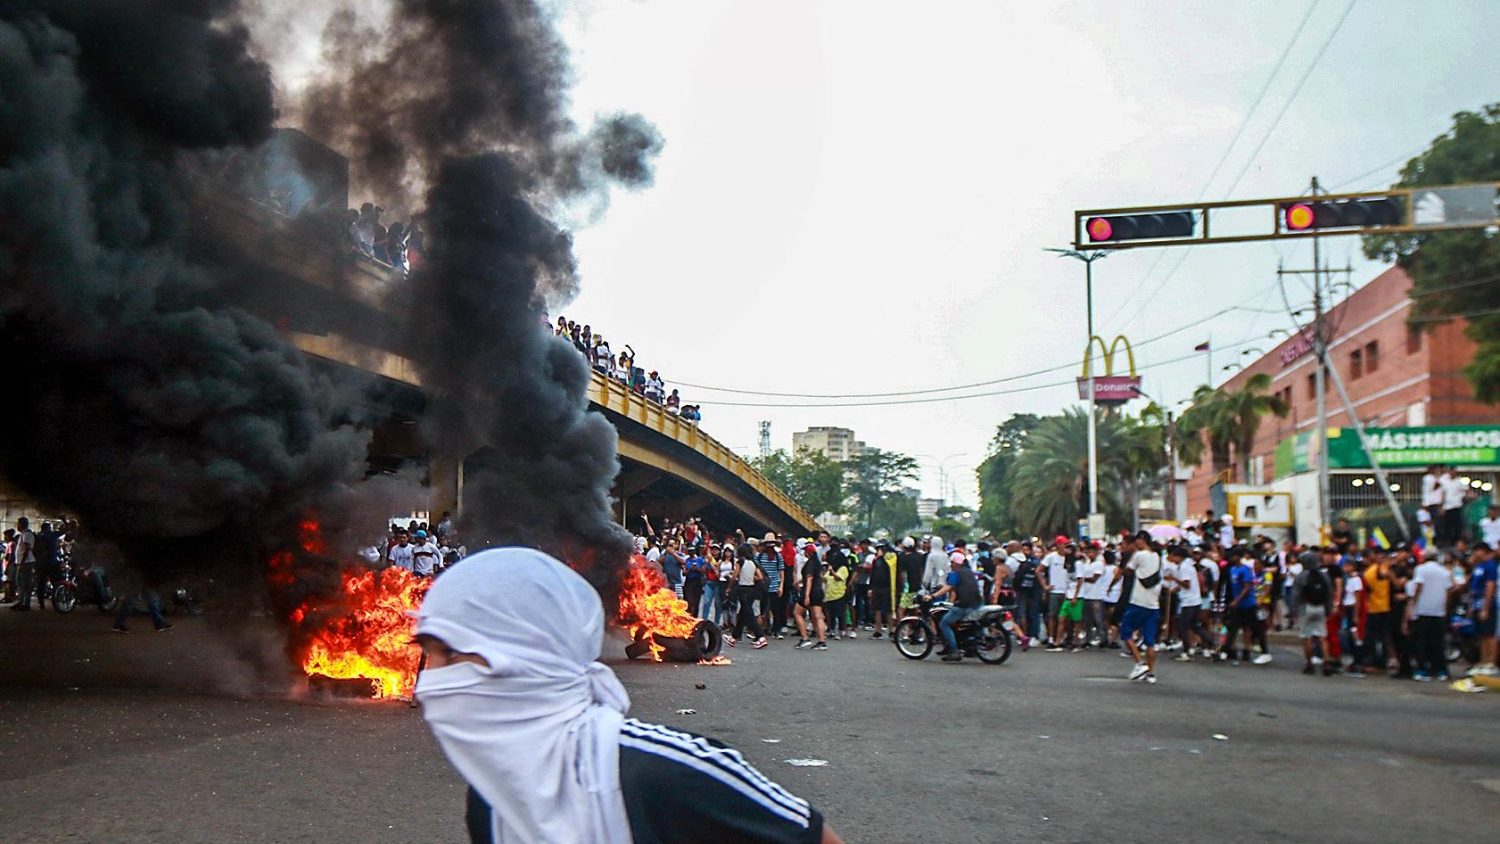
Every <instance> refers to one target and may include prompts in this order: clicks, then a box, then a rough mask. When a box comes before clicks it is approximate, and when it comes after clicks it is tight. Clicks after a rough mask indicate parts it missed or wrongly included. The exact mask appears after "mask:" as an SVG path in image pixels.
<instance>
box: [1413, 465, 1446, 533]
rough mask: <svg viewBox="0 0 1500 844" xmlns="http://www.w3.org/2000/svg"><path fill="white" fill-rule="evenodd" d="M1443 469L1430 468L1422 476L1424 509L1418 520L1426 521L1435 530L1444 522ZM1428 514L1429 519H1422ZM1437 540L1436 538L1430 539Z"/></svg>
mask: <svg viewBox="0 0 1500 844" xmlns="http://www.w3.org/2000/svg"><path fill="white" fill-rule="evenodd" d="M1441 476H1442V467H1440V466H1428V467H1427V472H1426V474H1424V475H1422V509H1421V510H1419V511H1418V516H1417V520H1418V521H1419V522H1420V521H1425V522H1426V523H1427V524H1429V525H1431V526H1432V527H1433V529H1434V530H1436V529H1437V526H1438V524H1439V523H1440V522H1442V520H1443V482H1442V479H1441ZM1422 513H1426V514H1427V518H1426V519H1425V520H1424V519H1422V518H1421V514H1422ZM1429 538H1430V539H1434V540H1435V539H1436V537H1429Z"/></svg>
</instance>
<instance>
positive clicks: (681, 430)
mask: <svg viewBox="0 0 1500 844" xmlns="http://www.w3.org/2000/svg"><path fill="white" fill-rule="evenodd" d="M591 375H592V376H593V381H592V382H591V383H590V384H589V399H590V400H592V401H593V402H594V404H596V405H599V406H600V407H603V408H606V409H608V410H610V411H612V412H614V413H618V414H619V415H621V416H623V417H625V418H626V419H629V420H631V421H632V422H637V423H639V424H641V425H645V426H646V427H648V428H650V429H651V430H653V431H656V432H657V433H659V434H661V435H663V436H665V437H669V438H671V439H673V440H676V441H677V442H679V443H682V444H683V445H685V446H687V447H688V448H691V449H692V450H693V451H695V452H697V453H698V454H701V455H702V456H704V457H706V458H708V459H709V460H711V461H713V463H714V464H715V465H717V466H718V467H719V468H721V469H723V470H724V471H726V472H729V473H730V474H732V475H734V476H735V477H737V478H739V479H740V480H741V481H744V482H745V484H746V485H748V486H749V487H750V488H751V489H753V490H755V491H756V492H757V493H759V494H760V495H761V496H763V497H764V498H766V499H767V500H768V501H770V502H771V503H773V504H775V505H776V506H777V507H778V508H780V509H781V510H782V511H784V512H786V513H788V514H790V515H792V516H794V517H795V518H796V519H797V521H798V523H800V524H803V525H817V523H818V521H817V519H815V518H813V517H812V515H811V514H809V513H808V512H807V511H806V510H803V509H802V507H801V506H799V505H798V504H797V502H796V501H793V500H792V497H791V496H789V495H787V494H786V493H785V492H782V490H781V487H778V486H777V485H776V484H773V483H771V481H770V479H768V478H767V477H766V476H765V475H762V474H761V473H760V472H758V471H756V469H755V467H754V466H751V465H750V464H749V463H748V462H746V461H745V459H744V458H742V457H740V456H739V455H738V454H735V453H734V452H733V451H730V450H729V449H728V448H727V447H725V446H724V445H723V444H722V443H720V442H719V441H718V440H716V439H714V438H713V437H711V436H709V435H708V434H705V433H703V431H702V429H700V428H699V427H698V426H697V425H696V424H694V423H692V422H688V421H686V420H684V419H682V418H681V417H679V416H677V415H676V414H675V413H668V412H667V409H666V408H665V407H664V406H662V405H660V404H658V403H656V402H654V401H648V400H646V399H645V398H644V397H643V396H640V395H637V394H636V393H635V392H634V391H632V390H631V389H630V388H629V387H627V386H625V385H624V384H621V383H620V382H618V381H615V380H613V379H611V378H605V377H604V376H603V375H600V374H599V373H597V372H594V373H591Z"/></svg>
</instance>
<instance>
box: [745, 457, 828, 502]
mask: <svg viewBox="0 0 1500 844" xmlns="http://www.w3.org/2000/svg"><path fill="white" fill-rule="evenodd" d="M750 465H752V466H754V467H755V468H756V469H757V470H759V471H760V473H761V474H762V475H765V476H766V478H768V479H769V480H770V481H771V483H774V484H776V485H777V486H778V487H781V490H782V491H783V492H785V493H786V494H787V495H789V496H791V497H792V500H793V501H795V502H797V503H798V504H799V505H801V507H802V509H804V510H806V511H807V512H809V513H812V514H813V515H814V516H816V515H818V514H819V513H838V512H840V511H842V510H843V507H844V467H843V466H842V465H841V464H839V463H836V462H834V461H832V460H829V459H828V457H826V456H825V455H824V454H823V453H822V452H820V451H802V452H798V453H797V454H795V455H791V454H787V452H786V451H785V450H784V449H777V450H776V451H773V452H771V453H770V454H768V455H766V456H764V457H756V458H753V459H751V461H750Z"/></svg>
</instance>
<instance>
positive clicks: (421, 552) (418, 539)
mask: <svg viewBox="0 0 1500 844" xmlns="http://www.w3.org/2000/svg"><path fill="white" fill-rule="evenodd" d="M412 539H413V540H414V541H413V543H412V546H411V572H412V574H415V575H416V576H417V577H432V576H433V575H434V574H437V572H438V569H440V568H442V565H443V551H442V549H441V548H438V546H437V543H435V542H433V541H432V538H431V537H429V536H428V535H427V531H425V530H421V529H420V528H419V529H418V530H417V532H416V533H414V534H412Z"/></svg>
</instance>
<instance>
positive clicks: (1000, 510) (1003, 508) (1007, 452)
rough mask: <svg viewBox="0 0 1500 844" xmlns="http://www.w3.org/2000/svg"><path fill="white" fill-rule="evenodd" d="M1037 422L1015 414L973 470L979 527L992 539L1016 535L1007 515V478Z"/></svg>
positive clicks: (1003, 424)
mask: <svg viewBox="0 0 1500 844" xmlns="http://www.w3.org/2000/svg"><path fill="white" fill-rule="evenodd" d="M1040 421H1041V417H1040V416H1037V415H1036V414H1034V413H1017V414H1015V415H1013V416H1011V417H1010V418H1009V419H1006V420H1005V421H1004V422H1001V423H1000V425H999V427H998V428H997V429H996V430H995V438H994V439H993V440H991V441H990V447H989V455H988V456H987V457H985V459H984V462H982V463H980V464H979V468H977V469H975V470H974V474H975V475H976V476H977V479H978V481H979V527H980V528H981V529H983V530H985V531H987V532H989V533H993V534H995V535H996V536H1014V535H1016V534H1017V533H1019V532H1020V530H1019V527H1018V526H1017V524H1016V520H1015V516H1014V515H1013V514H1012V513H1011V489H1012V486H1013V485H1012V484H1011V479H1010V474H1011V471H1012V470H1013V468H1014V467H1015V463H1016V458H1017V457H1019V456H1020V454H1021V450H1022V449H1023V448H1024V447H1025V445H1026V438H1027V437H1028V436H1029V435H1030V434H1031V432H1032V431H1033V430H1034V429H1035V428H1036V426H1037V423H1039V422H1040Z"/></svg>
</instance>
